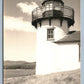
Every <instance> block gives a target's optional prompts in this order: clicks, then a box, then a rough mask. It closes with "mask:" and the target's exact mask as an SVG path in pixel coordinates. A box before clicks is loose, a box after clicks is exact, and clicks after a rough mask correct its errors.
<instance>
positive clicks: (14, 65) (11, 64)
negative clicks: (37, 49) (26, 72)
mask: <svg viewBox="0 0 84 84" xmlns="http://www.w3.org/2000/svg"><path fill="white" fill-rule="evenodd" d="M35 67H36V62H25V61H4V69H35Z"/></svg>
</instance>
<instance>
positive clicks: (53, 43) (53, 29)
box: [32, 0, 79, 74]
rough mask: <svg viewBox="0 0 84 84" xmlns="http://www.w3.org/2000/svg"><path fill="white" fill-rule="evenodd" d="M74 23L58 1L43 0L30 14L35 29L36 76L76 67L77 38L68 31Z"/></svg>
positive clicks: (69, 12)
mask: <svg viewBox="0 0 84 84" xmlns="http://www.w3.org/2000/svg"><path fill="white" fill-rule="evenodd" d="M73 24H74V10H73V8H71V7H68V6H64V2H63V1H62V0H44V1H43V3H42V6H41V7H38V8H36V9H34V10H33V12H32V25H33V26H35V27H36V29H37V57H36V74H49V73H54V72H59V71H67V70H73V69H76V68H78V67H79V45H78V43H79V39H78V40H74V39H72V40H70V39H69V40H67V39H66V40H65V41H64V40H62V39H63V38H64V39H65V38H70V35H72V34H73V35H72V38H73V36H75V33H74V32H72V33H70V32H69V28H70V26H72V25H73Z"/></svg>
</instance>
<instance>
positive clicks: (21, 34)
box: [4, 0, 80, 62]
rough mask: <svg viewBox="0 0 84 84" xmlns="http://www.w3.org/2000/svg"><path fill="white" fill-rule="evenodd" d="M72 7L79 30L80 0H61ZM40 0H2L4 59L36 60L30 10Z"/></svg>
mask: <svg viewBox="0 0 84 84" xmlns="http://www.w3.org/2000/svg"><path fill="white" fill-rule="evenodd" d="M63 1H64V4H65V5H67V6H70V7H72V8H74V10H75V24H74V26H72V27H71V28H70V30H77V31H79V30H80V0H63ZM41 2H42V0H4V60H11V61H28V62H34V61H36V28H35V27H34V26H32V24H31V21H32V10H33V9H35V8H36V7H38V6H39V5H41Z"/></svg>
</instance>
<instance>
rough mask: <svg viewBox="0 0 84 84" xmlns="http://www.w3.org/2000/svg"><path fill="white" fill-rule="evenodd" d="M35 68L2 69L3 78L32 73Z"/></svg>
mask: <svg viewBox="0 0 84 84" xmlns="http://www.w3.org/2000/svg"><path fill="white" fill-rule="evenodd" d="M34 74H35V69H4V78H11V77H21V76H29V75H34Z"/></svg>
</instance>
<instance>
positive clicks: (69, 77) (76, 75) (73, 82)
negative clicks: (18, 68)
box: [4, 69, 80, 84]
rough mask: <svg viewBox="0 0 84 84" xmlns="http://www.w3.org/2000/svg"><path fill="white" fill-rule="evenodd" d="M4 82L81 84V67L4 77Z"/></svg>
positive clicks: (16, 83)
mask: <svg viewBox="0 0 84 84" xmlns="http://www.w3.org/2000/svg"><path fill="white" fill-rule="evenodd" d="M4 84H80V69H78V70H73V71H67V72H58V73H52V74H48V75H31V76H19V77H10V78H6V79H4Z"/></svg>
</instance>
